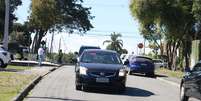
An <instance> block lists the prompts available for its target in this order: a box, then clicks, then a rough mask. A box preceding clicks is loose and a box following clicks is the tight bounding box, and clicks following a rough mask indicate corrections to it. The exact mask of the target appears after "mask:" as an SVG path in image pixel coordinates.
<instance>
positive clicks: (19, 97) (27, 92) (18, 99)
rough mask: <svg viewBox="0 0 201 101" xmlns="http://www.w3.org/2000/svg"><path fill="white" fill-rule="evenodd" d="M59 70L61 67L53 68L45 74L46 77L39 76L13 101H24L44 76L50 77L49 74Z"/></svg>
mask: <svg viewBox="0 0 201 101" xmlns="http://www.w3.org/2000/svg"><path fill="white" fill-rule="evenodd" d="M58 68H59V67H57V68H56V67H55V68H52V69H50V70H49V72H47V73H45V74H44V75H41V76H38V77H37V78H36V79H34V80H33V81H32V82H31V83H30V84H28V85H27V86H26V87H25V88H24V89H23V90H22V91H20V93H19V94H18V95H17V96H16V97H15V98H13V100H12V101H22V100H23V99H24V98H25V97H26V96H27V95H28V94H29V92H30V91H31V90H32V89H33V88H34V87H35V86H36V85H37V84H38V83H39V82H40V81H41V80H42V78H43V77H44V76H46V75H48V74H49V73H51V72H53V71H55V70H56V69H58Z"/></svg>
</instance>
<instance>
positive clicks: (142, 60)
mask: <svg viewBox="0 0 201 101" xmlns="http://www.w3.org/2000/svg"><path fill="white" fill-rule="evenodd" d="M128 60H129V62H128V63H126V64H125V65H127V66H128V67H129V68H130V72H129V74H132V73H142V74H145V75H147V76H154V75H155V73H154V71H155V68H154V63H153V60H152V59H151V58H149V57H145V56H131V57H130V58H129V59H128Z"/></svg>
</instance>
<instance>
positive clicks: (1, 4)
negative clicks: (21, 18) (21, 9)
mask: <svg viewBox="0 0 201 101" xmlns="http://www.w3.org/2000/svg"><path fill="white" fill-rule="evenodd" d="M21 4H22V1H21V0H10V23H9V27H10V32H11V31H12V26H13V22H14V21H16V20H17V17H16V16H15V14H14V11H15V10H16V9H17V7H18V6H20V5H21ZM4 23H5V0H0V39H2V37H3V33H4Z"/></svg>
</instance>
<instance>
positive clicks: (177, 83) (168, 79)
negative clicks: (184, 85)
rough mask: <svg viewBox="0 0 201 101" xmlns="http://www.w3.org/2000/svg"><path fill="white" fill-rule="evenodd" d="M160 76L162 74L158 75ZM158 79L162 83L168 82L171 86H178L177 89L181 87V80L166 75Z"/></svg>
mask: <svg viewBox="0 0 201 101" xmlns="http://www.w3.org/2000/svg"><path fill="white" fill-rule="evenodd" d="M158 75H161V74H158ZM162 75H163V74H162ZM156 79H158V80H161V81H163V82H166V83H169V84H171V85H174V86H177V87H180V83H181V79H180V78H175V77H169V76H166V75H163V76H157V77H156Z"/></svg>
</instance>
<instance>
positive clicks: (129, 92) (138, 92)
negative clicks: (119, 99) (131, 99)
mask: <svg viewBox="0 0 201 101" xmlns="http://www.w3.org/2000/svg"><path fill="white" fill-rule="evenodd" d="M87 92H89V93H101V94H112V95H120V96H137V97H149V96H152V95H155V94H154V93H153V92H151V91H148V90H144V89H140V88H133V87H126V90H125V91H124V92H122V93H120V92H117V91H116V90H114V89H110V88H105V89H100V88H96V89H90V90H87Z"/></svg>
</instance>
